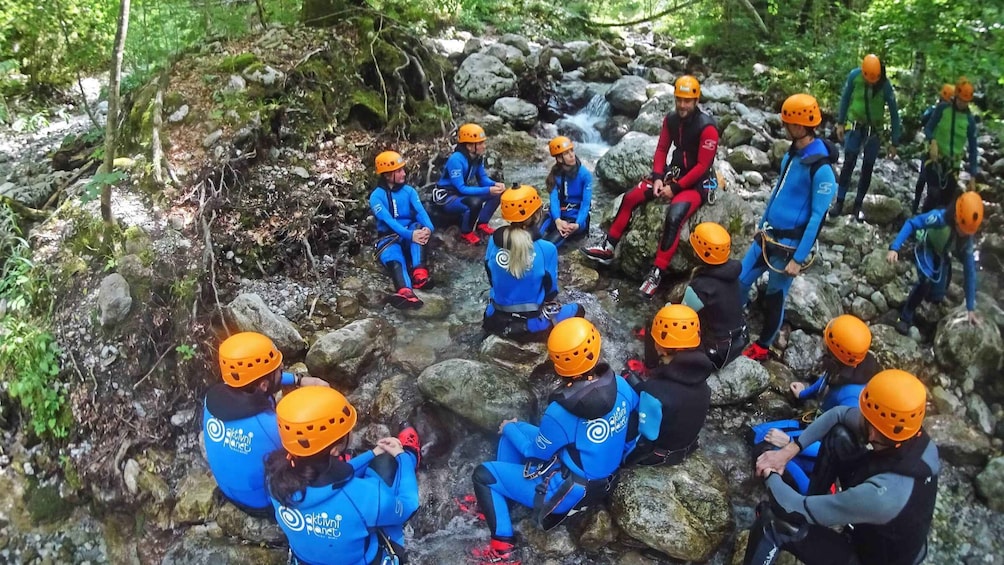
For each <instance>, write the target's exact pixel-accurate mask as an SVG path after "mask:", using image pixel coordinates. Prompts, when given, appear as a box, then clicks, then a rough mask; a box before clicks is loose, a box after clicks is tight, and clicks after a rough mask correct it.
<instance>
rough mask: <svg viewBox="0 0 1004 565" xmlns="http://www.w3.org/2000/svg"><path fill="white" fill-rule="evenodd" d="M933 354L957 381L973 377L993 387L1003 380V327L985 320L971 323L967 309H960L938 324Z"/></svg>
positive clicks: (978, 381)
mask: <svg viewBox="0 0 1004 565" xmlns="http://www.w3.org/2000/svg"><path fill="white" fill-rule="evenodd" d="M934 354H935V358H937V360H938V362H939V363H941V365H942V366H943V367H945V368H946V369H950V370H951V372H952V376H953V377H954V378H956V379H959V380H961V379H963V378H966V377H971V378H972V379H973V380H974V381H976V382H977V383H983V382H987V383H988V384H990V381H992V380H997V379H999V378H1000V369H1001V357H1002V355H1004V343H1002V341H1001V333H1000V328H998V327H997V325H996V324H994V323H991V322H989V321H986V320H983V322H982V323H980V324H976V325H973V324H970V323H969V321H968V320H967V313H966V309H965V307H960V308H957V309H956V310H954V311H953V312H952V313H951V314H949V315H948V316H945V318H943V319H942V320H941V322H939V323H938V329H937V333H936V334H935V337H934ZM977 386H979V385H977ZM998 388H1002V389H1004V387H998Z"/></svg>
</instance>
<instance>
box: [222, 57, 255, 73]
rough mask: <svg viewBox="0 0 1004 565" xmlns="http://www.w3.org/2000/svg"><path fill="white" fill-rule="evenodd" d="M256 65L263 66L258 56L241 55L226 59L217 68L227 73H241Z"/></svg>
mask: <svg viewBox="0 0 1004 565" xmlns="http://www.w3.org/2000/svg"><path fill="white" fill-rule="evenodd" d="M256 63H257V64H258V66H262V64H261V61H259V60H258V55H255V54H254V53H241V54H240V55H233V56H232V57H226V58H224V59H223V60H222V61H220V64H219V65H218V66H217V68H218V69H219V70H221V71H223V72H225V73H239V72H242V71H244V70H245V69H247V68H248V67H250V66H251V65H253V64H256Z"/></svg>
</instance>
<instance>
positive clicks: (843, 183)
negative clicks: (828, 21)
mask: <svg viewBox="0 0 1004 565" xmlns="http://www.w3.org/2000/svg"><path fill="white" fill-rule="evenodd" d="M886 106H888V107H889V116H890V117H891V118H892V144H891V145H890V146H889V157H890V158H895V157H896V148H897V147H899V138H900V134H901V133H902V131H903V128H902V126H901V125H900V121H899V109H898V108H897V106H896V93H895V92H894V91H893V88H892V84H891V83H890V82H889V78H888V77H886V73H885V65H884V64H883V63H882V62H881V61H880V60H879V58H878V57H877V56H875V55H872V54H869V55H866V56H865V58H864V60H862V61H861V66H860V67H858V68H855V69H852V70H851V72H850V73H849V74H848V75H847V81H846V82H845V83H844V92H843V95H841V97H840V109H839V110H838V112H837V139H838V140H840V141H842V142H844V166H843V168H842V169H840V178H839V180H838V181H837V184H838V186H839V191H838V192H837V200H836V202H834V205H833V213H834V215H838V214H841V213H842V212H843V208H844V198H845V197H846V196H847V189H848V188H849V187H850V185H851V175H852V174H853V173H854V166H855V165H857V161H858V153H860V152H861V150H862V148H864V158H863V159H862V161H861V176H860V178H859V179H858V193H857V196H855V197H854V210H853V214H854V218H855V219H856V220H857V221H859V222H860V221H864V215H863V214H862V212H861V205H862V203H863V202H864V201H865V195H866V194H868V188H869V187H870V186H871V183H872V169H874V168H875V159H877V158H878V153H879V146H880V145H881V143H882V139H881V133H882V126H883V124H884V122H885V109H886ZM845 129H847V130H849V131H847V135H846V136H845V135H844V130H845Z"/></svg>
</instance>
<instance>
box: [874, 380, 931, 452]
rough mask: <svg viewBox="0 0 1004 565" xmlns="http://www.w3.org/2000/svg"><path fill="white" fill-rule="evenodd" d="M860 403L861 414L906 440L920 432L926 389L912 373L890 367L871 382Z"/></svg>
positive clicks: (897, 438)
mask: <svg viewBox="0 0 1004 565" xmlns="http://www.w3.org/2000/svg"><path fill="white" fill-rule="evenodd" d="M859 402H860V405H861V414H862V415H863V416H864V417H865V419H866V420H868V423H869V424H871V425H872V426H874V427H875V429H876V430H878V432H879V433H880V434H882V435H884V436H885V437H887V438H889V439H891V440H893V441H905V440H908V439H910V438H912V437H913V436H915V435H917V433H918V432H920V426H921V424H923V423H924V414H925V412H926V411H927V389H925V388H924V384H923V383H921V382H920V380H918V379H917V377H915V376H913V375H911V374H910V373H907V372H906V371H901V370H899V369H889V370H886V371H882V372H880V373H879V374H877V375H875V376H874V377H872V378H871V380H870V381H868V384H866V385H865V388H864V389H862V391H861V397H860V399H859Z"/></svg>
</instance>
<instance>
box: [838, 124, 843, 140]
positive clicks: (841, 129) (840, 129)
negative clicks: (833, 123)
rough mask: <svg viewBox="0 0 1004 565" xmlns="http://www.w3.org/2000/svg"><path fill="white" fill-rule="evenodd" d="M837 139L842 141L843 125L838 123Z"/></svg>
mask: <svg viewBox="0 0 1004 565" xmlns="http://www.w3.org/2000/svg"><path fill="white" fill-rule="evenodd" d="M837 141H839V142H840V143H843V142H844V126H843V125H838V126H837Z"/></svg>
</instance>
